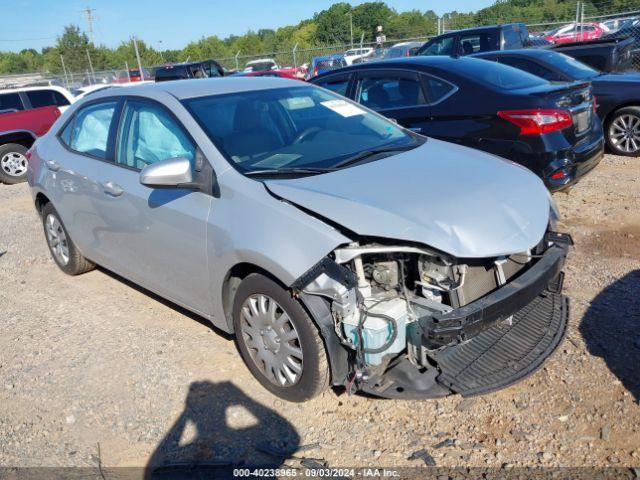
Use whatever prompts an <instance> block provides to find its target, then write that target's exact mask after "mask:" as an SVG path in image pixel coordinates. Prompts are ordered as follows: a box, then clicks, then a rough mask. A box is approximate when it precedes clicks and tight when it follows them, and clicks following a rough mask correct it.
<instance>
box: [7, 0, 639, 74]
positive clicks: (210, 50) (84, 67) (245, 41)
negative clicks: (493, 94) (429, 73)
mask: <svg viewBox="0 0 640 480" xmlns="http://www.w3.org/2000/svg"><path fill="white" fill-rule="evenodd" d="M639 8H640V4H639V0H590V1H588V2H585V12H586V14H587V15H598V14H607V13H614V12H624V11H628V10H634V9H639ZM575 11H576V1H575V0H498V1H496V3H495V4H494V5H492V6H490V7H487V8H484V9H481V10H478V11H477V12H470V13H463V12H457V11H452V12H449V13H446V14H445V15H443V16H442V24H443V26H444V28H446V29H447V30H452V29H459V28H467V27H471V26H476V25H487V24H491V23H506V22H515V21H525V22H526V23H544V22H554V21H565V20H569V19H572V18H574V17H575ZM378 25H381V26H382V27H383V28H384V34H385V35H386V36H387V38H388V39H402V38H416V37H426V36H433V35H436V34H437V32H438V16H437V15H436V14H435V12H433V11H432V10H428V11H426V12H422V11H419V10H410V11H405V12H397V11H396V10H394V9H393V8H390V7H389V6H388V5H387V4H386V3H384V2H366V3H362V4H360V5H357V6H351V5H349V4H348V3H344V2H340V3H335V4H334V5H332V6H331V7H330V8H328V9H326V10H322V11H320V12H318V13H315V14H314V15H313V16H312V17H311V18H309V19H305V20H302V21H301V22H300V23H298V24H297V25H289V26H283V27H279V28H277V29H260V30H257V31H251V30H250V31H248V32H247V33H245V34H244V35H230V36H228V37H226V38H220V37H218V36H216V35H211V36H206V37H202V38H201V39H199V40H197V41H193V42H190V43H188V44H187V45H186V46H185V47H184V48H182V49H180V50H159V49H154V48H153V47H151V46H150V45H148V44H146V43H145V42H144V40H142V39H139V40H138V49H139V53H140V57H141V61H142V64H143V65H147V66H150V65H159V64H162V63H166V62H181V61H186V60H188V59H189V60H204V59H209V58H214V59H221V58H231V57H233V56H234V55H236V53H237V52H240V53H241V55H257V54H264V53H271V52H283V51H289V52H290V51H291V50H292V49H293V48H294V46H295V45H297V48H298V49H300V50H307V49H313V48H318V47H325V46H332V45H342V44H348V43H349V42H351V38H352V37H351V32H353V38H354V39H355V41H356V43H358V42H359V41H360V39H361V38H362V39H364V41H365V42H372V41H374V40H375V37H376V27H377V26H378ZM87 54H88V55H87ZM61 55H62V56H63V58H64V63H65V66H66V69H67V70H68V71H70V72H86V71H88V69H89V60H88V57H90V58H91V63H92V65H93V68H94V70H96V71H99V70H111V69H123V67H124V65H125V62H127V63H128V64H129V65H130V66H131V67H133V66H135V65H137V63H136V56H135V51H134V46H133V42H132V41H131V40H130V39H129V40H125V41H123V42H122V43H121V44H120V45H119V46H118V47H116V48H108V47H106V46H104V45H94V44H93V43H91V42H90V41H89V38H88V36H87V35H86V33H84V32H83V31H82V30H81V29H80V28H79V27H78V26H76V25H69V26H66V27H65V28H64V31H63V33H62V34H61V35H60V36H59V37H58V38H57V40H56V42H55V45H53V46H50V47H45V48H43V49H41V50H40V51H37V50H35V49H32V48H29V49H24V50H22V51H20V52H0V74H11V73H25V72H42V73H50V74H60V73H62V62H61V59H60V56H61Z"/></svg>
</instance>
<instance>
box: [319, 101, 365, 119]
mask: <svg viewBox="0 0 640 480" xmlns="http://www.w3.org/2000/svg"><path fill="white" fill-rule="evenodd" d="M320 105H322V106H324V107H327V108H329V109H331V110H333V111H334V112H336V113H337V114H338V115H342V116H343V117H353V116H354V115H363V114H364V110H362V109H361V108H358V107H357V106H355V105H354V104H352V103H349V102H345V101H344V100H328V101H326V102H322V103H321V104H320Z"/></svg>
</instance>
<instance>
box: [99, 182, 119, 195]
mask: <svg viewBox="0 0 640 480" xmlns="http://www.w3.org/2000/svg"><path fill="white" fill-rule="evenodd" d="M100 186H101V187H102V190H104V193H106V194H108V195H111V196H113V197H119V196H120V195H122V193H123V192H124V190H123V189H122V187H121V186H120V185H118V184H117V183H114V182H111V181H109V182H105V183H101V184H100Z"/></svg>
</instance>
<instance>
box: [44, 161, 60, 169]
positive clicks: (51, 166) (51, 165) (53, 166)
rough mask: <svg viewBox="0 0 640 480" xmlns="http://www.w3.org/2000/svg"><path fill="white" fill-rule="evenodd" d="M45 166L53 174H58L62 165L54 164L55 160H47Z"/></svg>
mask: <svg viewBox="0 0 640 480" xmlns="http://www.w3.org/2000/svg"><path fill="white" fill-rule="evenodd" d="M44 164H45V165H46V166H47V168H48V169H49V170H51V171H52V172H57V171H58V170H60V164H59V163H58V162H54V161H53V160H45V162H44Z"/></svg>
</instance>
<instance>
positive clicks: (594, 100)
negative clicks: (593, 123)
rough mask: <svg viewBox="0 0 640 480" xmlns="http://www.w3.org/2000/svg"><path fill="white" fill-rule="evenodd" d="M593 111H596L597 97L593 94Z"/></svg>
mask: <svg viewBox="0 0 640 480" xmlns="http://www.w3.org/2000/svg"><path fill="white" fill-rule="evenodd" d="M593 113H596V114H597V113H598V99H597V98H596V96H595V95H594V96H593Z"/></svg>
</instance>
